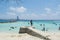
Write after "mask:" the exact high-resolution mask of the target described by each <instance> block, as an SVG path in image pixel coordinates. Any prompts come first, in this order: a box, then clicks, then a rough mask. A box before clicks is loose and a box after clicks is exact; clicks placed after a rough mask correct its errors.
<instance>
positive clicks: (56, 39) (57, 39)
mask: <svg viewBox="0 0 60 40" xmlns="http://www.w3.org/2000/svg"><path fill="white" fill-rule="evenodd" d="M42 35H45V36H46V37H48V38H50V39H51V40H60V32H55V33H54V32H44V33H42Z"/></svg>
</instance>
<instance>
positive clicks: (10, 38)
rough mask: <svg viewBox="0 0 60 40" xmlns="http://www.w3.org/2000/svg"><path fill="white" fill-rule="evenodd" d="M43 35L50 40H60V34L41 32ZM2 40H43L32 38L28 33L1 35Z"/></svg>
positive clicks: (0, 39)
mask: <svg viewBox="0 0 60 40" xmlns="http://www.w3.org/2000/svg"><path fill="white" fill-rule="evenodd" d="M41 34H42V35H44V36H46V37H48V38H50V39H51V40H60V32H55V33H53V32H43V33H42V32H41ZM0 40H43V39H40V38H38V37H34V36H31V35H29V34H27V33H24V34H16V33H0Z"/></svg>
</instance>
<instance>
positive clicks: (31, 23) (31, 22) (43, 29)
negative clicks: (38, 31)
mask: <svg viewBox="0 0 60 40" xmlns="http://www.w3.org/2000/svg"><path fill="white" fill-rule="evenodd" d="M53 24H55V25H57V24H56V23H53ZM30 25H31V26H33V21H32V20H30ZM40 26H43V28H42V31H48V30H47V29H46V28H45V24H40ZM15 28H16V27H10V29H9V30H11V29H15ZM58 30H60V25H59V28H58Z"/></svg>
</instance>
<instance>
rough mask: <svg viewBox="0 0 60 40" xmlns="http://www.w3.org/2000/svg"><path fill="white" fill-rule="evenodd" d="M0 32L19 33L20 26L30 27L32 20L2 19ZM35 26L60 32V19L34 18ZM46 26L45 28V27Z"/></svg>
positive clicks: (37, 28) (40, 29)
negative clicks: (10, 20)
mask: <svg viewBox="0 0 60 40" xmlns="http://www.w3.org/2000/svg"><path fill="white" fill-rule="evenodd" d="M0 22H1V23H0V32H6V33H19V30H20V27H23V26H25V27H30V26H31V24H30V20H28V21H27V20H23V21H22V20H19V21H16V22H7V21H6V20H0ZM32 23H33V27H35V29H36V30H39V31H48V32H60V29H59V27H60V20H32ZM44 28H45V29H44Z"/></svg>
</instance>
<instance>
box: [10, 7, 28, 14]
mask: <svg viewBox="0 0 60 40" xmlns="http://www.w3.org/2000/svg"><path fill="white" fill-rule="evenodd" d="M9 10H10V11H12V12H17V13H23V12H26V10H27V9H26V8H25V7H23V6H21V7H16V8H15V7H10V8H9Z"/></svg>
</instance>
